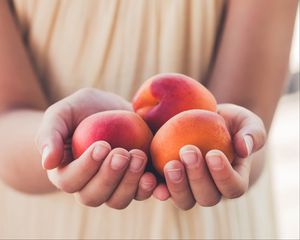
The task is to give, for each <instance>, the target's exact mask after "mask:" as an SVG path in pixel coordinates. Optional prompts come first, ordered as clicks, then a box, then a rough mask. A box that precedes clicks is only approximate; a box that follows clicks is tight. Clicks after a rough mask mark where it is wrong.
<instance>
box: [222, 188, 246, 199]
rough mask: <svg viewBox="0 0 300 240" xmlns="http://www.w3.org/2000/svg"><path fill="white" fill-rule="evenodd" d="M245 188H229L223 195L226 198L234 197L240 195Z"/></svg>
mask: <svg viewBox="0 0 300 240" xmlns="http://www.w3.org/2000/svg"><path fill="white" fill-rule="evenodd" d="M245 192H246V190H245V189H244V188H233V189H230V190H229V191H228V192H227V193H226V194H224V196H225V197H226V198H228V199H234V198H238V197H240V196H242V195H243V194H244V193H245Z"/></svg>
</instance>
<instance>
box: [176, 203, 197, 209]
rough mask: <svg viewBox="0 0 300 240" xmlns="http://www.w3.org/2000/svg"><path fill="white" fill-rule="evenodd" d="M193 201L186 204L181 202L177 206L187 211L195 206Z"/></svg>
mask: <svg viewBox="0 0 300 240" xmlns="http://www.w3.org/2000/svg"><path fill="white" fill-rule="evenodd" d="M195 203H196V202H195V201H191V202H188V203H187V204H183V205H182V206H180V207H179V208H180V209H181V210H183V211H188V210H190V209H192V208H193V207H194V206H195Z"/></svg>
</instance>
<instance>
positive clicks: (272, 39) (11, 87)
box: [0, 0, 297, 209]
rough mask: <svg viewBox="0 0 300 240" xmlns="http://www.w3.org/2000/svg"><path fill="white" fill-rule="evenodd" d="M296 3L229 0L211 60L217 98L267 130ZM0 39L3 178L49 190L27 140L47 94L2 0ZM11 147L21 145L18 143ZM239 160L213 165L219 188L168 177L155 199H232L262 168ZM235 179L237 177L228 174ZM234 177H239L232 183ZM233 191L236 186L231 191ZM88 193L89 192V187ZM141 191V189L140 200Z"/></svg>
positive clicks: (179, 163) (183, 204)
mask: <svg viewBox="0 0 300 240" xmlns="http://www.w3.org/2000/svg"><path fill="white" fill-rule="evenodd" d="M296 6H297V1H292V0H290V1H280V0H278V1H276V0H274V1H272V2H271V1H255V0H245V1H238V0H237V1H228V7H227V12H226V17H225V22H224V27H223V31H222V34H221V35H220V42H219V46H218V48H217V52H216V59H215V61H214V64H213V65H212V70H211V74H210V76H209V77H208V80H207V82H206V83H205V84H206V86H208V88H209V89H210V90H211V91H212V93H213V94H214V96H215V97H216V99H217V100H218V102H220V103H222V102H231V103H234V104H238V105H241V106H244V107H246V108H248V109H250V110H251V111H253V112H254V113H256V114H257V115H258V116H260V118H261V119H262V120H263V122H264V124H265V127H266V129H267V130H268V129H269V127H270V124H271V120H272V117H273V114H274V110H275V107H276V104H277V101H278V99H279V97H280V95H281V91H282V87H283V84H284V80H285V77H286V74H287V66H288V56H289V49H290V42H291V37H292V31H293V23H294V19H295V13H296ZM265 9H268V11H265ZM0 36H1V38H0V112H1V115H0V132H1V136H0V177H1V179H2V180H3V181H5V182H6V183H7V184H8V185H10V186H12V187H13V188H16V189H18V190H21V191H25V192H31V193H44V192H51V191H54V190H55V187H53V184H52V183H51V182H50V181H49V179H48V177H47V174H46V171H45V170H44V169H43V168H42V167H41V164H40V155H39V152H38V151H37V150H36V148H35V145H34V142H33V140H32V139H33V138H34V136H35V135H36V132H37V126H39V125H41V124H43V123H44V124H45V119H44V120H43V119H42V118H43V116H44V111H45V109H47V108H48V107H49V106H50V105H51V104H52V103H50V102H49V100H48V99H47V97H46V95H45V94H44V92H43V90H42V88H41V86H40V84H39V81H38V79H37V77H36V75H35V73H34V71H33V69H32V66H31V63H30V61H29V59H28V57H27V55H26V51H25V50H24V47H23V45H22V42H21V38H20V34H19V32H18V31H17V28H16V26H15V25H14V22H13V19H12V17H11V16H10V13H9V8H8V7H7V2H6V1H4V0H0ZM274 56H276V57H274ZM224 63H226V64H224ZM24 80H26V81H24ZM25 82H26V84H25ZM104 95H105V94H104ZM118 102H119V101H115V97H112V98H107V101H104V103H106V104H107V105H105V106H102V107H105V108H112V109H114V108H121V107H125V106H126V104H125V105H124V106H123V104H121V106H120V105H119V104H118ZM121 102H123V101H121ZM110 104H113V106H111V105H110ZM114 104H117V105H118V106H116V105H114ZM55 107H57V105H55ZM55 107H52V109H53V108H55ZM231 107H232V106H225V105H220V106H219V111H220V112H221V113H226V116H227V117H228V122H231V120H232V121H233V120H234V119H236V118H235V117H233V116H237V114H236V113H237V109H236V108H235V107H234V109H232V108H231ZM125 108H126V107H125ZM228 108H229V109H228ZM56 109H57V108H56ZM240 110H241V109H240ZM48 113H49V111H48ZM234 113H235V114H234ZM252 116H253V115H252V114H249V112H246V116H244V117H245V119H248V118H249V117H250V118H251V117H252ZM234 122H236V121H234ZM236 125H238V124H236ZM24 126H26V128H24ZM247 126H248V125H246V127H247ZM243 129H244V128H243ZM247 129H249V128H247ZM11 133H14V134H11ZM253 139H254V141H253V144H252V145H253V147H252V150H254V151H255V150H256V149H257V148H255V147H256V145H257V143H256V142H255V138H253ZM253 139H252V140H253ZM250 145H251V139H250ZM16 146H18V147H17V148H16ZM106 146H107V145H106ZM187 147H190V146H187ZM40 150H41V148H40ZM186 150H188V151H190V152H191V151H192V153H196V156H197V159H203V158H200V153H199V152H198V150H197V149H195V148H193V147H192V149H190V148H188V149H186ZM250 150H251V149H250ZM252 150H251V151H250V152H251V153H252ZM250 152H249V153H250ZM89 153H91V152H87V154H89ZM121 153H122V152H121ZM121 153H120V154H121ZM213 153H214V156H216V155H217V156H219V157H220V159H221V162H223V163H225V160H226V159H225V158H223V157H222V154H221V153H219V152H217V153H216V152H213ZM126 154H127V153H125V155H126ZM183 155H184V154H183ZM20 156H22V157H20ZM52 156H53V155H52ZM89 156H90V155H89ZM107 156H108V158H107V159H108V160H107V161H109V160H110V157H111V155H109V154H108V155H107ZM48 159H51V157H50V158H48ZM53 159H54V158H53ZM86 159H89V158H88V157H87V158H86ZM184 160H185V159H181V160H175V161H174V162H173V163H172V164H170V165H168V166H167V168H166V169H165V171H166V175H167V176H168V173H167V172H168V171H169V170H170V171H173V172H175V171H178V169H179V171H181V170H182V169H185V165H184V164H183V162H184ZM205 160H206V161H207V164H208V168H209V167H210V161H208V158H207V159H205ZM48 161H49V162H52V161H50V160H46V161H45V162H48ZM45 162H44V164H45ZM54 162H55V161H54ZM244 162H246V163H247V164H248V165H247V166H248V168H247V171H246V172H245V174H242V175H240V174H239V175H237V174H238V173H239V172H238V171H235V169H233V168H231V166H228V165H226V166H227V167H228V168H224V169H223V170H224V172H223V174H219V173H220V172H218V171H214V170H213V169H212V168H211V171H212V172H213V173H214V176H218V175H220V176H225V177H226V178H225V180H224V179H223V180H224V181H221V182H222V184H221V186H219V185H218V184H217V185H216V182H215V181H214V180H213V179H211V178H209V177H208V176H207V173H208V172H207V170H206V171H204V172H203V174H204V175H203V176H205V179H206V180H207V182H208V183H210V184H208V185H207V187H205V188H202V189H199V192H197V193H196V194H194V193H191V191H187V190H186V189H187V188H186V186H190V188H191V189H193V188H195V186H196V185H197V182H195V181H193V180H192V178H191V175H190V174H188V176H184V175H182V178H181V180H180V181H177V182H176V183H174V182H172V181H169V180H170V179H169V178H168V177H167V185H163V184H161V185H159V186H158V187H157V188H156V189H155V190H154V196H155V197H157V198H158V199H166V198H168V196H169V194H170V195H171V197H172V199H173V201H174V202H175V204H176V206H178V207H179V208H181V209H189V208H191V207H193V205H194V204H195V202H196V201H197V202H198V203H199V204H200V205H203V206H208V205H214V204H216V203H217V202H218V201H219V200H220V198H221V196H225V197H228V198H234V197H237V196H239V195H241V194H243V193H245V192H246V191H247V189H248V184H241V183H248V182H249V180H250V181H251V182H254V181H255V179H257V178H258V176H259V173H260V171H261V170H262V163H263V161H262V159H259V158H256V157H255V155H253V156H252V157H248V158H246V159H244ZM47 164H50V163H47ZM51 164H52V163H51ZM52 166H55V164H54V165H52ZM73 166H74V165H72V166H71V167H73ZM71 167H70V168H69V171H68V172H67V173H72V174H73V173H74V174H76V171H72V170H74V169H78V168H76V166H74V168H73V169H72V168H71ZM209 169H210V168H209ZM233 170H234V171H233ZM20 172H22V174H20ZM51 172H52V173H55V174H56V175H55V174H54V176H53V175H51V176H52V182H54V180H53V179H55V180H58V179H59V178H58V172H57V171H56V172H55V171H51ZM104 172H105V171H104ZM59 173H61V174H60V175H59V176H60V177H61V179H62V176H66V174H63V172H59ZM232 176H240V177H239V178H232ZM50 179H51V177H50ZM233 179H235V180H237V181H234V182H233V181H230V180H233ZM152 180H153V179H152ZM239 180H240V181H239ZM141 181H142V178H141ZM153 182H154V180H153ZM65 183H66V182H65ZM139 186H140V185H139ZM239 186H241V187H239ZM232 189H237V190H236V191H235V192H234V191H232ZM72 190H73V189H72ZM230 191H231V192H230ZM138 192H139V191H138ZM205 192H213V193H214V194H212V195H211V197H210V198H209V199H201V201H200V200H199V196H200V195H201V193H205ZM86 195H89V194H88V191H87V192H86ZM86 195H85V196H86ZM146 195H147V194H144V195H143V194H142V196H143V197H145V196H146ZM147 196H148V195H147ZM119 199H120V198H119V197H116V198H115V200H114V201H115V202H114V203H113V204H110V206H111V207H116V208H117V207H120V206H116V205H114V204H116V202H118V201H117V200H119ZM81 200H82V199H81ZM89 200H90V199H89V198H84V199H83V200H82V201H83V202H84V203H87V205H88V204H90V202H88V201H89ZM92 204H93V203H92Z"/></svg>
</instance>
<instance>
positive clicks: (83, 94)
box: [36, 89, 156, 209]
mask: <svg viewBox="0 0 300 240" xmlns="http://www.w3.org/2000/svg"><path fill="white" fill-rule="evenodd" d="M113 109H123V110H131V107H130V104H129V103H128V102H126V101H125V100H123V99H122V98H120V97H118V96H117V95H114V94H112V93H107V92H102V91H99V90H96V89H83V90H80V91H78V92H76V93H74V94H73V95H70V96H69V97H67V98H64V99H62V100H61V101H59V102H57V103H55V104H53V105H51V106H50V107H49V108H48V109H47V110H46V112H45V114H44V117H43V121H42V124H41V126H40V129H39V132H38V134H37V136H36V143H37V147H38V149H39V150H40V152H41V154H42V164H43V167H44V168H45V169H46V170H47V174H48V177H49V180H50V181H51V182H52V183H53V184H54V185H55V186H56V187H57V188H58V189H61V190H62V191H65V192H68V193H74V194H75V195H76V197H77V199H78V200H79V201H80V202H81V203H82V204H84V205H87V206H94V207H95V206H100V205H101V204H103V203H106V204H107V205H109V206H110V207H112V208H116V209H122V208H125V207H126V206H128V204H129V203H130V202H131V201H132V200H133V199H136V200H144V199H147V198H149V197H150V196H151V195H152V192H153V189H154V188H155V187H156V178H155V177H154V175H153V174H152V173H149V172H146V173H144V169H145V166H146V163H147V156H146V154H145V153H144V152H143V151H141V150H138V149H133V150H131V151H129V152H128V151H127V150H125V149H122V148H116V149H111V146H110V145H109V144H108V143H107V142H104V141H99V142H95V143H94V144H92V145H91V146H90V147H89V148H88V149H87V150H86V151H85V152H84V153H83V154H82V155H81V156H80V157H79V158H78V159H73V155H72V149H71V146H70V139H71V136H72V134H73V132H74V130H75V128H76V127H77V126H78V124H79V123H80V122H81V121H82V120H83V119H84V118H86V117H88V116H90V115H91V114H94V113H96V112H100V111H105V110H113Z"/></svg>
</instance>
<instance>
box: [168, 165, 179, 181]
mask: <svg viewBox="0 0 300 240" xmlns="http://www.w3.org/2000/svg"><path fill="white" fill-rule="evenodd" d="M167 173H168V176H169V179H170V180H171V181H172V182H175V183H176V182H180V181H181V179H182V170H181V169H180V168H178V169H168V170H167Z"/></svg>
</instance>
